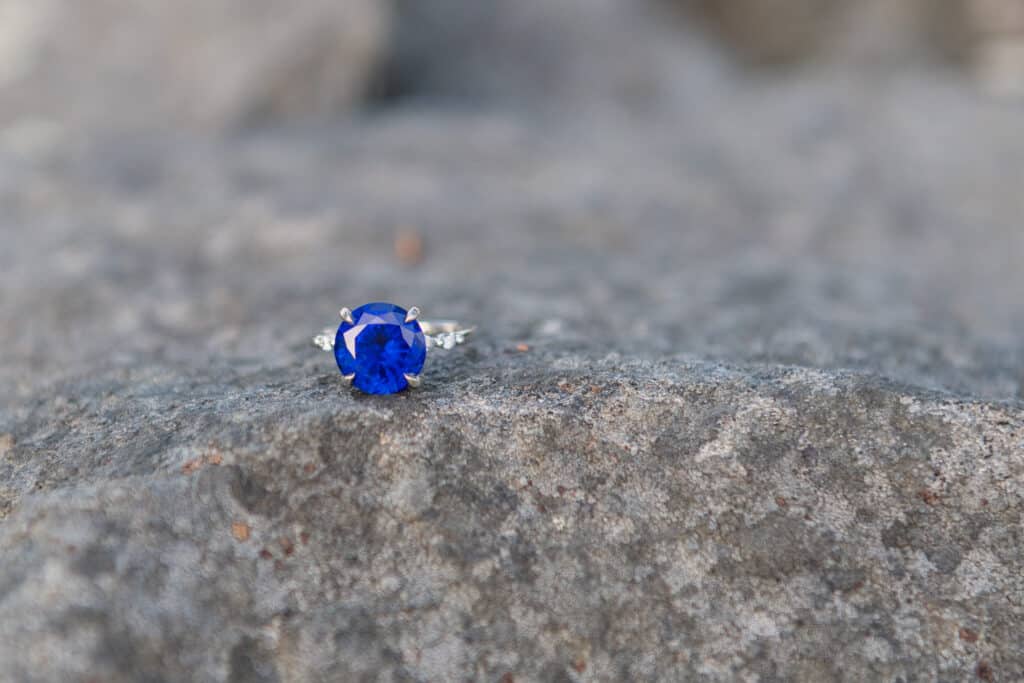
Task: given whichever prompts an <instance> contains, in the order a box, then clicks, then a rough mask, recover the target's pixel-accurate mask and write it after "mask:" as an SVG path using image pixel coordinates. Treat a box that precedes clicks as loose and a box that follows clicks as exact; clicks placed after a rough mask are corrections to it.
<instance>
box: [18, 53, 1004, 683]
mask: <svg viewBox="0 0 1024 683" xmlns="http://www.w3.org/2000/svg"><path fill="white" fill-rule="evenodd" d="M693 54H694V53H693V52H691V47H684V48H680V51H679V52H678V53H676V52H672V51H671V50H670V51H669V52H668V53H666V55H665V56H664V57H663V58H664V59H667V60H670V61H667V62H665V64H668V65H670V64H672V63H673V62H672V61H671V60H674V59H684V58H685V59H686V60H690V59H691V57H692V56H693ZM661 58H662V57H659V59H661ZM671 71H672V70H671V69H668V70H666V72H665V73H669V72H671ZM678 73H679V74H683V75H684V79H683V80H684V81H685V82H686V86H685V87H681V85H680V82H676V81H671V79H669V80H666V81H664V82H665V83H670V85H669V86H668V87H667V89H666V90H665V92H669V93H675V94H671V95H670V96H667V97H665V98H663V99H659V100H658V104H657V106H656V107H654V108H652V109H650V110H646V111H633V113H632V114H631V115H630V116H624V115H623V112H622V111H621V110H618V109H617V108H616V107H614V106H613V107H608V108H605V107H603V106H600V105H597V104H593V102H594V101H595V100H598V99H600V96H597V95H592V94H581V95H580V96H579V100H578V101H579V102H581V103H584V102H585V103H586V106H585V107H584V106H583V105H581V108H580V109H573V108H571V107H569V106H568V104H567V103H568V100H566V101H564V102H563V103H561V104H559V103H558V102H557V98H555V97H553V98H552V99H551V100H548V101H545V102H543V103H541V104H540V106H541V108H546V109H547V111H545V112H544V113H539V112H538V111H536V110H531V108H530V107H529V106H524V107H519V108H513V107H509V108H508V109H507V111H506V112H505V113H502V112H498V111H495V110H494V109H493V108H490V107H489V106H488V107H487V108H481V109H479V110H475V111H471V112H468V111H465V110H464V109H462V110H459V109H457V108H455V107H451V106H447V105H445V104H437V105H434V106H430V107H427V106H420V107H416V106H407V107H405V108H403V109H396V110H394V111H392V112H389V113H381V114H380V115H379V116H376V117H367V118H365V119H362V120H352V121H348V122H340V123H335V124H331V125H324V126H317V125H313V124H310V125H306V126H301V127H291V128H289V129H287V130H275V129H266V130H261V131H258V132H256V131H254V132H250V133H248V134H245V135H235V136H231V137H230V138H226V139H211V138H208V137H204V136H201V135H195V134H185V133H181V134H176V135H171V134H154V133H151V134H146V135H132V134H128V133H126V134H119V135H117V136H106V135H103V134H101V133H97V134H96V135H93V136H90V137H88V138H78V137H74V136H66V134H65V133H62V132H61V130H54V129H33V128H24V127H23V128H19V129H18V130H17V131H15V132H8V133H7V134H5V135H4V136H3V137H2V138H0V227H2V231H3V232H2V237H3V244H4V249H2V250H0V349H2V356H0V383H2V386H4V387H5V391H4V392H2V393H0V557H3V558H4V561H3V563H0V679H3V680H16V681H29V682H31V681H52V680H60V681H88V680H103V681H113V682H115V683H117V682H119V681H139V680H159V681H323V680H342V681H359V680H394V681H427V680H430V681H448V680H502V678H503V677H505V678H504V680H506V681H507V680H509V678H508V677H507V675H510V676H512V677H513V679H514V680H517V681H554V680H597V681H619V680H695V679H702V680H703V679H706V680H719V681H734V680H761V681H772V680H806V681H824V680H851V681H854V680H856V681H861V680H904V681H915V680H970V679H971V677H974V676H976V675H984V676H988V677H991V678H993V679H994V680H1019V679H1021V678H1022V677H1024V656H1022V653H1021V650H1020V648H1019V646H1018V642H1019V633H1020V632H1021V627H1022V625H1024V579H1022V577H1021V572H1020V571H1019V569H1020V567H1021V566H1022V563H1024V556H1022V553H1024V550H1022V548H1024V545H1022V543H1021V529H1022V518H1021V517H1022V514H1021V513H1022V501H1024V404H1022V397H1024V348H1022V346H1021V341H1020V340H1021V339H1022V338H1024V336H1022V333H1024V306H1022V304H1021V301H1020V297H1019V292H1021V291H1024V273H1022V272H1021V270H1020V268H1019V264H1020V256H1021V254H1024V233H1021V231H1020V229H1019V217H1020V216H1021V215H1024V203H1022V202H1024V199H1022V196H1021V194H1020V191H1019V178H1020V176H1019V172H1018V171H1019V165H1020V161H1021V159H1024V138H1022V136H1021V134H1020V132H1021V129H1020V118H1019V112H1017V111H1014V110H1012V109H1010V108H1008V107H1004V106H995V105H992V104H991V103H987V102H985V101H981V100H975V99H973V98H972V96H970V95H969V94H967V93H965V92H964V91H963V90H962V89H961V88H960V87H959V86H958V85H957V84H956V83H952V82H947V81H946V80H944V79H942V78H940V77H938V76H936V75H934V74H930V73H924V74H920V75H917V76H915V77H907V78H905V79H901V78H895V79H894V80H891V81H884V82H878V81H871V82H864V81H862V80H860V79H859V78H858V77H856V76H855V75H850V74H844V73H830V74H823V75H808V76H806V77H804V78H801V79H798V80H794V81H792V82H788V83H776V84H773V85H770V86H769V85H762V86H759V87H755V88H750V87H741V86H746V85H749V84H747V83H745V82H744V81H743V80H742V79H734V78H733V77H731V76H728V72H727V71H723V70H721V69H720V65H719V64H718V63H717V62H715V61H714V58H712V57H705V58H704V59H703V61H699V62H697V63H693V62H692V61H690V62H688V63H687V64H686V65H681V66H680V70H679V72H678ZM687 74H688V75H687ZM693 74H704V76H702V77H700V78H690V76H692V75H693ZM712 76H713V77H712ZM687 79H689V80H687ZM677 88H678V89H677ZM684 94H685V96H683V95H684ZM474 97H476V96H475V95H474ZM499 100H500V98H499ZM477 101H480V102H484V101H487V102H489V103H493V102H496V101H498V100H488V99H487V98H486V97H484V96H483V95H480V97H479V99H478V100H477ZM563 106H565V107H566V108H565V109H560V108H561V107H563ZM559 110H560V111H561V113H560V114H558V113H552V112H557V111H559ZM581 111H585V112H586V116H580V115H579V114H580V112H581ZM939 114H941V115H939ZM624 121H626V122H628V124H629V125H624V123H623V122H624ZM410 232H414V233H417V234H419V235H420V236H422V239H423V254H422V261H421V262H420V263H419V264H418V265H410V262H409V261H408V260H406V259H403V258H400V257H399V256H400V254H396V252H395V249H394V237H395V235H396V234H399V233H401V234H403V235H408V234H409V233H410ZM376 299H384V300H393V301H396V302H397V303H399V304H406V305H407V304H413V303H415V304H417V305H419V306H420V307H421V308H422V309H423V314H424V317H425V318H428V319H429V318H430V317H455V318H460V319H463V320H467V321H472V322H477V323H479V324H480V326H481V329H480V334H479V336H478V337H477V339H476V340H475V341H474V342H473V343H472V344H470V345H467V346H464V347H459V348H457V349H454V350H451V351H449V352H443V351H440V350H433V351H431V354H430V357H429V358H428V365H427V370H426V375H425V380H424V386H423V387H422V388H421V389H419V390H417V391H414V392H408V393H405V394H402V395H398V396H393V397H367V396H361V395H358V394H354V393H352V392H350V391H348V390H346V389H344V388H343V387H342V386H341V385H340V381H339V378H338V373H337V370H336V368H335V367H334V364H333V360H332V359H331V357H330V356H329V354H325V353H323V352H321V351H317V350H315V349H313V348H312V346H311V344H310V337H311V336H312V335H313V334H314V333H316V332H318V331H319V330H320V329H321V328H322V327H323V326H324V325H325V324H331V322H332V321H333V320H334V318H335V316H336V311H337V309H338V308H339V307H340V306H342V305H348V306H355V305H359V304H361V303H364V302H365V301H370V300H376Z"/></svg>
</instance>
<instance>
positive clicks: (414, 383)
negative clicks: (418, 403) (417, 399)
mask: <svg viewBox="0 0 1024 683" xmlns="http://www.w3.org/2000/svg"><path fill="white" fill-rule="evenodd" d="M405 381H406V382H408V383H409V386H410V387H412V388H413V389H415V388H416V387H418V386H419V385H420V383H421V382H423V380H422V379H421V378H420V376H419V375H410V374H409V373H405Z"/></svg>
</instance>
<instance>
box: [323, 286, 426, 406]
mask: <svg viewBox="0 0 1024 683" xmlns="http://www.w3.org/2000/svg"><path fill="white" fill-rule="evenodd" d="M406 313H407V311H406V310H405V309H404V308H400V307H399V306H395V305H394V304H388V303H373V304H366V305H365V306H360V307H359V308H357V309H356V310H354V311H352V322H351V323H349V322H342V323H341V325H340V326H339V327H338V335H337V336H336V337H335V338H334V357H335V359H336V360H337V361H338V369H339V370H341V374H343V375H353V374H354V375H355V377H354V378H353V380H352V384H353V385H354V386H356V387H357V388H359V389H360V390H361V391H364V392H366V393H367V394H394V393H397V392H399V391H401V390H402V389H405V388H406V387H407V386H409V382H407V381H406V379H405V375H406V374H410V375H418V374H420V371H422V370H423V362H424V361H425V360H426V358H427V342H426V338H425V337H424V336H423V330H422V329H421V328H420V324H419V323H418V322H416V321H415V320H411V321H409V322H405V316H406Z"/></svg>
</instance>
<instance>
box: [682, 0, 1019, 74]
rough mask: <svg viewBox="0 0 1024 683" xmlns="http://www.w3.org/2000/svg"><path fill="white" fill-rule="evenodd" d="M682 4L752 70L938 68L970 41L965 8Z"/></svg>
mask: <svg viewBox="0 0 1024 683" xmlns="http://www.w3.org/2000/svg"><path fill="white" fill-rule="evenodd" d="M679 1H680V2H681V3H682V4H683V5H684V6H688V7H689V8H690V9H692V10H694V11H695V14H696V15H697V16H699V17H701V18H702V19H703V21H704V23H705V24H706V25H707V26H709V27H710V28H711V29H712V31H713V32H714V33H715V34H716V35H717V36H719V37H720V38H721V39H722V40H723V41H724V42H725V43H726V44H727V45H728V46H729V47H731V48H732V49H733V50H734V51H735V52H736V53H737V54H739V55H740V56H741V57H743V58H744V59H745V60H746V61H748V62H750V63H754V64H771V65H779V64H793V63H798V62H811V61H829V62H832V61H842V62H851V61H852V62H856V63H860V64H884V65H889V64H892V63H894V62H907V61H921V60H929V61H934V60H936V59H943V58H948V57H950V56H958V55H962V54H963V49H964V44H965V41H966V25H965V22H964V8H963V0H853V1H851V0H679ZM1012 1H1016V0H1012Z"/></svg>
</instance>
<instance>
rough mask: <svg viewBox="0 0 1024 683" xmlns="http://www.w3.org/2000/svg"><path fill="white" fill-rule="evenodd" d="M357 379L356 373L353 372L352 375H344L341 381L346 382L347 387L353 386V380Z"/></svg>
mask: <svg viewBox="0 0 1024 683" xmlns="http://www.w3.org/2000/svg"><path fill="white" fill-rule="evenodd" d="M355 378H356V373H354V372H353V373H352V374H351V375H342V376H341V381H342V382H344V383H345V385H346V386H352V380H354V379H355Z"/></svg>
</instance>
